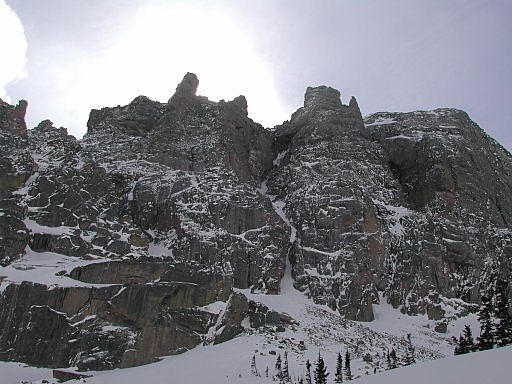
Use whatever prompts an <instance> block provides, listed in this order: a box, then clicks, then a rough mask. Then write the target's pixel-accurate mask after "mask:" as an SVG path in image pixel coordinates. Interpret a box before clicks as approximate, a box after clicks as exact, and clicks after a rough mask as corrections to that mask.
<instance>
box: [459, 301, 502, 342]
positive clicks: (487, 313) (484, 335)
mask: <svg viewBox="0 0 512 384" xmlns="http://www.w3.org/2000/svg"><path fill="white" fill-rule="evenodd" d="M491 314H492V304H491V300H490V299H489V298H488V297H487V296H482V305H481V306H480V311H479V312H478V321H479V322H480V336H479V337H478V339H477V344H478V349H479V350H480V351H484V350H486V349H492V348H493V347H494V329H493V324H492V322H491ZM459 350H460V339H459ZM459 352H460V351H459Z"/></svg>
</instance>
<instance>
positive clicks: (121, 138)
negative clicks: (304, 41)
mask: <svg viewBox="0 0 512 384" xmlns="http://www.w3.org/2000/svg"><path fill="white" fill-rule="evenodd" d="M198 85H199V81H198V79H197V77H196V76H195V75H194V74H191V73H187V74H186V75H185V77H184V78H183V81H182V82H181V83H180V84H179V85H178V87H177V88H176V92H175V94H174V95H173V96H172V97H171V99H170V100H169V101H168V102H167V103H160V102H156V101H152V100H150V99H149V98H147V97H144V96H139V97H137V98H135V99H134V100H133V101H132V102H131V103H130V104H128V105H126V106H118V107H113V108H102V109H101V110H92V111H91V114H90V117H89V121H88V123H87V127H88V131H87V134H86V136H85V137H84V138H83V139H82V140H77V139H75V138H74V137H72V136H70V135H68V133H67V131H66V129H65V128H56V127H54V126H53V124H52V123H51V122H50V121H49V120H45V121H43V122H42V123H41V124H39V125H38V126H37V127H36V128H34V129H32V130H28V131H27V130H26V126H25V122H24V113H25V109H26V103H24V102H20V103H19V104H18V106H16V107H14V106H11V105H9V104H7V103H5V102H0V149H1V156H0V263H1V264H2V265H3V266H4V268H2V269H0V329H1V330H2V332H1V336H0V358H2V359H6V360H17V361H24V362H27V363H30V364H35V365H45V366H51V367H63V366H78V367H79V368H80V369H106V368H113V367H125V366H132V365H138V364H144V363H148V362H151V361H154V360H155V359H156V358H157V357H159V356H162V355H166V354H175V353H180V352H183V351H186V350H187V349H190V348H192V347H194V346H196V345H198V344H199V343H202V342H215V343H219V342H223V341H225V340H228V339H230V338H232V337H235V336H237V335H238V334H240V333H241V332H246V331H248V330H249V331H254V330H257V329H259V328H262V327H263V328H272V329H274V328H275V329H274V330H282V327H285V326H289V325H291V324H292V323H293V319H291V318H289V317H287V316H286V315H284V314H278V313H277V312H275V311H272V310H270V309H269V308H267V307H266V306H264V305H262V304H259V303H257V302H254V301H251V300H248V299H247V297H246V296H244V295H243V294H241V293H240V292H239V291H236V290H235V291H234V290H233V288H238V289H250V290H252V291H253V292H261V293H266V294H278V293H279V291H280V280H281V278H282V276H283V275H284V272H285V269H286V265H287V263H286V261H287V258H288V260H289V262H290V263H291V268H292V275H293V278H294V285H295V287H296V288H297V289H299V290H301V291H303V292H304V294H306V295H308V296H309V297H311V298H312V299H313V300H314V301H316V302H317V303H322V304H326V305H328V306H330V307H331V308H333V309H335V310H337V311H339V312H340V313H341V314H343V315H344V316H345V317H346V318H348V319H353V320H359V321H372V320H373V319H374V313H373V304H374V303H376V302H379V301H380V300H386V301H388V302H389V303H391V304H392V305H393V306H394V307H395V308H400V309H401V310H402V311H403V312H404V313H407V314H411V315H414V314H418V313H424V314H427V316H428V317H429V318H431V319H435V320H436V321H438V322H439V323H438V324H440V326H439V329H440V330H441V331H442V330H443V329H446V322H447V321H448V319H446V318H445V317H446V308H447V307H450V306H451V307H452V309H453V310H451V313H456V312H457V311H460V310H463V311H464V313H466V312H467V311H470V310H472V309H473V308H474V306H475V305H478V304H479V302H480V295H481V290H485V289H486V287H487V286H488V285H489V284H491V283H492V282H491V281H490V279H491V277H492V276H495V275H499V276H500V277H501V278H502V279H505V280H507V281H510V278H511V273H510V272H511V271H510V268H511V267H510V266H511V262H510V260H511V258H512V247H511V232H510V226H511V223H512V198H511V196H512V157H511V155H510V154H509V153H508V152H507V151H506V150H505V149H504V148H503V147H501V146H500V145H499V144H497V143H496V142H495V141H494V140H492V139H491V138H489V137H488V136H487V135H486V134H485V133H484V132H483V131H482V130H481V129H480V128H479V127H478V126H477V125H476V124H475V123H474V122H473V121H471V120H470V118H469V117H468V115H467V114H466V113H464V112H462V111H459V110H455V109H438V110H435V111H417V112H411V113H376V114H373V115H370V116H368V117H366V118H364V119H363V117H362V115H361V111H360V108H359V105H358V103H357V101H356V99H355V98H354V97H352V98H351V99H350V102H349V103H348V105H345V104H343V103H342V100H341V97H340V92H339V91H337V90H335V89H333V88H330V87H326V86H319V87H309V88H308V89H307V90H306V94H305V97H304V106H303V107H301V108H299V109H298V110H297V111H296V112H295V113H293V114H292V116H291V118H290V120H289V121H286V122H284V123H283V124H282V125H279V126H277V127H275V129H274V130H273V131H270V130H266V129H264V128H263V127H262V126H261V125H259V124H257V123H255V122H254V121H252V120H251V119H250V118H249V117H248V108H247V100H246V99H245V97H243V96H239V97H237V98H235V99H234V100H232V101H227V102H226V101H220V102H218V103H217V102H213V101H210V100H208V99H207V98H206V97H202V96H198V95H197V88H198ZM44 263H53V264H52V266H51V268H48V269H46V270H45V271H46V272H45V273H46V275H45V276H47V280H43V281H41V280H37V281H36V280H35V279H36V278H37V279H40V277H39V276H40V275H39V274H38V273H36V272H39V271H40V270H39V269H38V268H40V266H41V265H45V264H44ZM31 271H32V272H31ZM48 271H49V272H48ZM24 276H25V277H24ZM24 279H26V280H27V281H25V282H24V281H23V280H24ZM214 307H215V308H217V309H218V308H220V307H222V308H223V309H222V310H221V311H218V310H213V309H212V308H214ZM461 308H462V309H461ZM212 335H213V336H212ZM41 356H44V357H41Z"/></svg>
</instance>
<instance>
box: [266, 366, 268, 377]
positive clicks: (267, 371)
mask: <svg viewBox="0 0 512 384" xmlns="http://www.w3.org/2000/svg"><path fill="white" fill-rule="evenodd" d="M265 377H268V365H267V369H265Z"/></svg>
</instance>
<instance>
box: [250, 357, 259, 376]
mask: <svg viewBox="0 0 512 384" xmlns="http://www.w3.org/2000/svg"><path fill="white" fill-rule="evenodd" d="M251 373H252V374H253V375H254V376H259V375H260V374H259V373H258V368H256V354H254V355H252V360H251Z"/></svg>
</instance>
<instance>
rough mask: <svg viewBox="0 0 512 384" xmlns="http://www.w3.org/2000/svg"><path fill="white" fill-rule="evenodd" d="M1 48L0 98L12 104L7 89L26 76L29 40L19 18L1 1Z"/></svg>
mask: <svg viewBox="0 0 512 384" xmlns="http://www.w3.org/2000/svg"><path fill="white" fill-rule="evenodd" d="M0 46H1V47H2V59H1V60H0V98H2V99H3V100H5V101H8V102H10V98H9V97H8V96H7V91H6V89H5V87H6V85H7V84H9V83H11V82H13V81H16V80H19V79H21V78H23V77H25V76H26V73H25V56H26V53H27V40H26V38H25V32H24V31H23V25H22V24H21V21H20V19H19V17H18V16H17V15H16V13H14V11H13V10H12V9H11V8H9V6H8V5H7V4H6V3H5V1H3V0H0Z"/></svg>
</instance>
